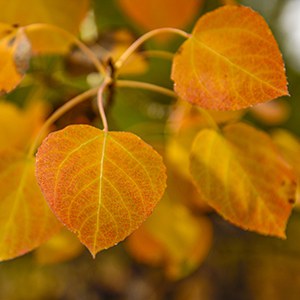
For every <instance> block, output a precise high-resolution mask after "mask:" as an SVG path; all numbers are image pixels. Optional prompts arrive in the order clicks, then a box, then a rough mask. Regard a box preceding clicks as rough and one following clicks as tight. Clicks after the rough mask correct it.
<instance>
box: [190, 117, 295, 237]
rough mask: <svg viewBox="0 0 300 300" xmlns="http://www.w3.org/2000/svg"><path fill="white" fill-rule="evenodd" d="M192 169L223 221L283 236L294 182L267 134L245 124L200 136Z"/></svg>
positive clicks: (193, 148)
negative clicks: (222, 131) (222, 133)
mask: <svg viewBox="0 0 300 300" xmlns="http://www.w3.org/2000/svg"><path fill="white" fill-rule="evenodd" d="M190 159H191V160H190V170H191V174H192V176H193V178H194V181H195V184H196V185H197V187H198V188H199V190H200V192H201V193H202V194H203V195H204V196H205V198H206V200H207V202H208V204H209V205H211V206H212V207H213V208H214V209H215V210H216V211H217V212H218V213H220V214H221V215H222V216H223V217H224V218H225V219H227V220H229V221H231V222H232V223H234V224H236V225H238V226H240V227H241V228H243V229H249V230H253V231H256V232H259V233H262V234H266V235H274V236H278V237H281V238H284V237H285V227H286V223H287V219H288V217H289V215H290V212H291V208H292V204H293V203H294V201H295V193H296V178H295V175H294V173H293V171H292V169H291V167H290V166H289V165H288V164H287V163H286V162H285V161H284V160H283V158H282V157H281V156H280V154H279V152H278V150H277V148H276V146H275V144H273V142H272V140H271V139H270V137H269V136H268V135H266V134H265V133H263V132H262V131H259V130H257V129H254V128H252V127H251V126H248V125H246V124H242V123H240V124H233V125H228V126H226V127H225V128H224V135H221V134H220V133H218V132H216V131H214V130H210V129H205V130H202V131H200V133H199V134H198V135H197V137H196V139H195V141H194V144H193V147H192V152H191V158H190Z"/></svg>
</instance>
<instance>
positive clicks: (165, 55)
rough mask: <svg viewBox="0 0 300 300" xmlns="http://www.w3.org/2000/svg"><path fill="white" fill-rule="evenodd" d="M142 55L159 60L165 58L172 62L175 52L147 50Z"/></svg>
mask: <svg viewBox="0 0 300 300" xmlns="http://www.w3.org/2000/svg"><path fill="white" fill-rule="evenodd" d="M140 54H141V55H144V56H146V57H155V58H156V57H157V58H163V59H167V60H172V59H173V57H174V53H173V52H169V51H164V50H145V51H141V52H140Z"/></svg>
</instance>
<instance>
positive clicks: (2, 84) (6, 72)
mask: <svg viewBox="0 0 300 300" xmlns="http://www.w3.org/2000/svg"><path fill="white" fill-rule="evenodd" d="M4 27H6V28H9V27H8V25H6V24H0V31H1V34H0V36H2V38H1V39H0V68H1V72H0V90H1V91H4V92H10V91H11V90H13V89H14V88H15V87H16V86H17V85H18V84H19V82H20V81H21V80H22V78H23V76H24V74H25V72H26V71H27V69H28V66H29V60H30V57H31V45H30V43H29V41H28V39H27V37H26V35H25V34H24V32H23V31H22V30H21V29H19V30H18V31H15V29H7V30H8V31H7V33H8V34H7V35H6V36H5V35H4V34H3V28H4Z"/></svg>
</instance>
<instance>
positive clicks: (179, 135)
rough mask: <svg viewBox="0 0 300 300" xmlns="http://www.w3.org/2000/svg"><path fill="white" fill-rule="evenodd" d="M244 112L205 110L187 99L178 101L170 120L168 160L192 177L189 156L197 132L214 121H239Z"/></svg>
mask: <svg viewBox="0 0 300 300" xmlns="http://www.w3.org/2000/svg"><path fill="white" fill-rule="evenodd" d="M243 114H244V111H210V110H207V111H205V110H203V109H202V110H201V109H200V108H198V107H196V106H192V105H190V104H189V103H187V102H186V101H178V103H177V106H176V108H175V109H174V110H173V112H172V114H171V116H170V118H169V121H168V129H169V132H168V133H169V138H168V141H167V145H166V153H167V155H166V156H167V158H168V161H169V162H170V163H171V164H172V165H173V166H174V167H175V169H176V170H177V172H178V173H179V174H181V175H182V176H183V177H185V178H186V179H190V178H191V175H190V171H189V156H190V150H191V146H192V143H193V140H194V138H195V137H196V135H197V133H198V132H199V131H200V130H202V129H204V128H211V126H212V123H216V124H219V125H223V124H227V123H231V122H234V121H237V120H239V119H240V118H241V117H242V116H243Z"/></svg>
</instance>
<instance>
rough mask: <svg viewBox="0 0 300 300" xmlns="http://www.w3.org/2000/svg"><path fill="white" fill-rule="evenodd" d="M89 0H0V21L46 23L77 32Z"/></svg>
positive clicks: (9, 22)
mask: <svg viewBox="0 0 300 300" xmlns="http://www.w3.org/2000/svg"><path fill="white" fill-rule="evenodd" d="M89 2H90V1H89V0H64V1H59V0H51V1H49V0H27V1H26V3H24V1H22V0H13V1H5V0H0V7H1V12H0V22H4V23H8V24H17V25H18V26H25V25H28V24H33V23H48V24H53V25H56V26H58V27H61V28H63V29H65V30H67V31H69V32H72V33H77V32H78V31H79V25H80V23H81V21H82V20H83V18H84V17H85V15H86V13H87V10H88V8H89Z"/></svg>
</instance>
